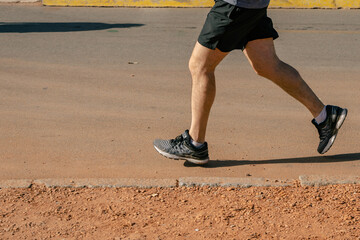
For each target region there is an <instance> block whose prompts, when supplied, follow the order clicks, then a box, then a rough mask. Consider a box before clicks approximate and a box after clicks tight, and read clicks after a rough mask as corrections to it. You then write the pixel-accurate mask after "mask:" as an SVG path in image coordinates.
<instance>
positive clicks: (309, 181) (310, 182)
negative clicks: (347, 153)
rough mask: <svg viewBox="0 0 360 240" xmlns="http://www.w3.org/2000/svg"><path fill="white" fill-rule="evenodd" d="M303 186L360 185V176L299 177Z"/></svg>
mask: <svg viewBox="0 0 360 240" xmlns="http://www.w3.org/2000/svg"><path fill="white" fill-rule="evenodd" d="M299 179H300V184H301V186H315V187H319V186H326V185H336V184H360V176H331V177H330V176H319V175H302V176H300V177H299Z"/></svg>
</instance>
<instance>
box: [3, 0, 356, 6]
mask: <svg viewBox="0 0 360 240" xmlns="http://www.w3.org/2000/svg"><path fill="white" fill-rule="evenodd" d="M0 1H8V0H0ZM10 1H11V0H10ZM42 3H43V4H44V5H46V6H92V7H212V6H213V5H214V1H213V0H190V1H189V0H43V1H42ZM270 7H272V8H360V2H359V1H358V0H271V2H270Z"/></svg>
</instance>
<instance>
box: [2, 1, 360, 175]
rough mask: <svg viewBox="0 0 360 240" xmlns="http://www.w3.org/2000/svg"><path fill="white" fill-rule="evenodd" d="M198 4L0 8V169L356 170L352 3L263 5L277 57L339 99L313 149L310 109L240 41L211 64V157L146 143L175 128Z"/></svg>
mask: <svg viewBox="0 0 360 240" xmlns="http://www.w3.org/2000/svg"><path fill="white" fill-rule="evenodd" d="M207 12H208V9H134V8H132V9H123V8H57V7H41V6H39V5H37V4H35V5H0V16H1V17H0V46H1V48H0V116H1V117H0V162H1V168H0V179H18V178H61V177H74V178H75V177H76V178H85V177H139V178H172V177H180V176H214V177H222V176H228V177H246V175H251V176H253V177H265V178H273V179H295V178H297V177H298V176H299V175H301V174H325V175H358V173H359V172H360V147H359V139H360V132H359V130H360V104H359V102H360V93H359V89H360V81H359V76H360V60H359V56H360V47H359V46H360V23H359V21H358V20H359V18H360V11H358V10H351V11H350V10H280V9H279V10H270V11H269V15H270V16H271V17H272V18H273V21H274V25H275V27H276V28H277V29H278V31H279V34H280V38H279V39H278V40H276V48H277V52H278V55H279V56H280V58H281V59H283V60H284V61H286V62H288V63H290V64H291V65H293V66H294V67H296V68H297V69H298V70H299V71H300V72H301V74H302V75H303V77H304V78H305V79H306V80H307V82H308V83H309V85H310V86H311V87H312V88H313V89H314V91H315V92H317V93H318V95H319V96H320V97H321V99H322V100H323V101H324V102H325V103H328V104H338V105H341V106H345V107H347V108H348V109H349V117H348V119H347V121H346V122H345V124H344V126H343V128H342V130H341V132H340V133H339V136H338V139H337V141H336V143H335V145H334V146H333V148H332V149H331V150H330V151H329V152H328V153H327V154H326V155H325V156H319V155H318V154H317V152H316V148H317V144H318V136H317V132H316V130H315V128H314V127H313V126H312V124H311V123H310V121H311V115H310V113H308V112H307V110H306V109H305V108H304V107H303V106H302V105H300V104H299V103H297V102H296V101H295V100H293V99H291V98H290V97H289V96H287V95H286V94H285V93H283V92H282V91H281V90H280V89H278V88H277V87H276V86H274V85H273V84H272V83H271V82H269V81H267V80H265V79H262V78H260V77H258V76H256V75H255V74H254V73H253V71H252V69H251V68H250V66H249V64H248V63H247V62H246V59H245V58H244V56H243V54H242V53H241V52H240V51H238V52H233V53H232V54H230V55H229V56H228V57H227V59H225V60H224V62H223V63H222V64H221V65H220V66H219V68H218V70H217V88H218V89H217V98H216V101H215V104H214V107H213V110H212V115H211V119H210V122H209V128H208V136H207V140H208V142H209V147H210V157H211V159H212V160H213V161H212V162H211V163H210V164H209V165H208V166H207V167H197V166H192V165H189V164H186V163H184V162H183V161H174V160H169V159H166V158H163V157H161V156H160V155H158V154H157V153H156V152H155V150H154V149H153V146H152V141H153V139H154V138H157V137H162V138H173V137H175V136H177V135H178V134H180V133H181V132H183V130H185V129H186V128H188V127H189V124H190V88H191V80H190V75H189V72H188V70H187V61H188V58H189V56H190V54H191V50H192V47H193V46H194V44H195V41H196V38H197V35H198V33H199V31H200V30H201V26H202V23H203V21H204V19H205V17H206V14H207ZM129 63H134V64H129Z"/></svg>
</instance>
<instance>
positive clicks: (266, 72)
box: [252, 58, 282, 78]
mask: <svg viewBox="0 0 360 240" xmlns="http://www.w3.org/2000/svg"><path fill="white" fill-rule="evenodd" d="M281 63H282V62H281V61H280V60H279V59H277V58H274V59H271V60H269V61H266V62H263V61H261V62H257V63H253V64H252V67H253V69H254V71H255V73H256V74H257V75H259V76H261V77H265V78H269V77H270V76H272V75H273V74H274V73H276V72H278V71H279V69H280V67H281Z"/></svg>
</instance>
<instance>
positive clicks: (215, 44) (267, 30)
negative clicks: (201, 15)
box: [198, 0, 279, 52]
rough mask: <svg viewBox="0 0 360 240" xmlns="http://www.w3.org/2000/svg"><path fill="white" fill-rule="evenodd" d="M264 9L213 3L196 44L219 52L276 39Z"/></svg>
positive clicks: (218, 2) (222, 2)
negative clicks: (249, 43) (259, 41)
mask: <svg viewBox="0 0 360 240" xmlns="http://www.w3.org/2000/svg"><path fill="white" fill-rule="evenodd" d="M266 12H267V8H262V9H247V8H240V7H237V6H234V5H231V4H229V3H227V2H224V1H222V0H216V1H215V5H214V6H213V7H212V9H211V10H210V12H209V14H208V16H207V18H206V21H205V24H204V26H203V29H202V30H201V33H200V36H199V38H198V42H199V43H200V44H201V45H203V46H204V47H207V48H210V49H215V48H218V49H220V51H222V52H230V51H231V50H234V49H241V50H244V49H245V46H246V44H247V43H248V42H250V41H252V40H256V39H263V38H270V37H272V38H273V39H276V38H278V37H279V35H278V33H277V32H276V30H275V29H274V27H273V24H272V21H271V19H270V18H269V17H268V16H267V14H266Z"/></svg>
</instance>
